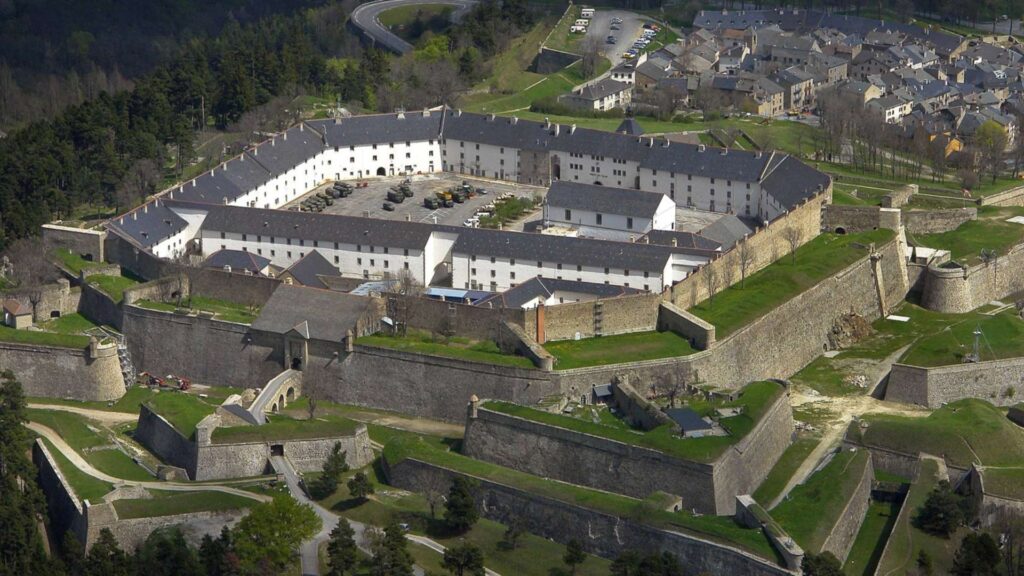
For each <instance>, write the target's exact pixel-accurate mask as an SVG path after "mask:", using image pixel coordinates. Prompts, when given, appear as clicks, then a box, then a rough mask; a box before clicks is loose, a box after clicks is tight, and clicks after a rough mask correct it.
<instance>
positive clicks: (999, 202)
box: [978, 186, 1024, 206]
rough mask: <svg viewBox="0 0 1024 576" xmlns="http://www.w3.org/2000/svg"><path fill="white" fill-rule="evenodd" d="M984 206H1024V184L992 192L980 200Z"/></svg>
mask: <svg viewBox="0 0 1024 576" xmlns="http://www.w3.org/2000/svg"><path fill="white" fill-rule="evenodd" d="M978 203H979V204H981V205H982V206H1024V186H1018V187H1017V188H1011V189H1009V190H1006V191H1004V192H999V193H997V194H990V195H988V196H985V197H984V198H981V199H980V200H979V201H978Z"/></svg>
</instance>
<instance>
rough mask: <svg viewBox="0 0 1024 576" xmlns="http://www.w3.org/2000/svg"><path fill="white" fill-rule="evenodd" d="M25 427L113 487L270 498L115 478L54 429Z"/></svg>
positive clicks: (209, 486)
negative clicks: (69, 443) (102, 470)
mask: <svg viewBox="0 0 1024 576" xmlns="http://www.w3.org/2000/svg"><path fill="white" fill-rule="evenodd" d="M25 427H26V428H28V429H29V430H32V431H33V432H35V433H36V434H39V435H40V436H42V437H44V438H46V439H47V440H49V441H50V443H51V444H53V446H54V447H56V448H57V450H58V451H60V453H61V454H63V455H64V457H65V458H67V459H68V460H69V461H70V462H71V464H73V465H74V466H75V467H76V468H78V469H79V470H81V471H82V472H85V473H86V474H88V475H89V476H92V477H93V478H97V479H99V480H103V481H104V482H109V483H111V484H114V485H115V487H116V486H142V487H143V488H147V489H152V490H168V491H171V492H209V491H212V492H223V493H225V494H234V495H235V496H243V497H245V498H251V499H253V500H259V501H260V502H269V501H270V500H271V497H270V496H263V495H260V494H254V493H252V492H247V491H245V490H239V489H238V488H231V487H229V486H219V485H216V484H202V485H197V484H180V483H177V482H156V481H154V482H139V481H135V480H125V479H123V478H116V477H114V476H111V475H109V474H106V473H103V472H100V471H99V470H97V469H95V468H93V467H92V465H91V464H89V463H88V462H87V461H86V460H85V458H82V456H81V455H80V454H79V453H78V452H76V451H75V449H74V448H72V447H71V446H70V445H68V443H67V442H66V441H65V440H64V438H62V437H61V435H60V434H57V432H56V431H54V430H53V429H51V428H48V427H46V426H43V425H42V424H37V423H35V422H29V423H27V424H25Z"/></svg>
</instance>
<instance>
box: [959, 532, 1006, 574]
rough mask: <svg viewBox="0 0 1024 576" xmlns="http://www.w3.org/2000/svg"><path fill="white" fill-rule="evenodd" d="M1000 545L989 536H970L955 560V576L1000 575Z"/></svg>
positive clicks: (964, 540)
mask: <svg viewBox="0 0 1024 576" xmlns="http://www.w3.org/2000/svg"><path fill="white" fill-rule="evenodd" d="M1001 558H1002V557H1001V556H1000V553H999V545H998V544H996V541H995V540H993V539H992V537H991V536H989V535H988V534H980V535H979V534H974V533H971V534H968V535H966V536H964V539H963V540H961V541H960V548H959V549H957V551H956V556H955V557H954V559H953V574H954V575H955V576H995V575H996V574H999V573H1000V570H999V566H1000V559H1001Z"/></svg>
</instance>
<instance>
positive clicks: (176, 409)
mask: <svg viewBox="0 0 1024 576" xmlns="http://www.w3.org/2000/svg"><path fill="white" fill-rule="evenodd" d="M145 404H146V406H148V407H149V408H151V409H152V410H153V411H154V412H156V413H157V414H159V415H161V416H163V417H164V418H166V419H167V421H168V422H170V423H171V425H172V426H174V428H175V429H176V430H177V431H178V432H181V434H182V436H184V437H185V438H191V437H192V435H193V434H195V431H196V424H199V422H200V421H201V420H202V419H203V418H206V417H207V416H209V415H210V414H213V412H214V410H216V408H217V406H216V405H215V404H212V403H208V402H206V401H205V400H203V399H202V398H200V397H199V396H197V395H195V394H188V393H183V392H175V391H170V390H169V391H166V392H160V393H158V394H153V395H152V396H150V397H149V399H147V400H146V401H145Z"/></svg>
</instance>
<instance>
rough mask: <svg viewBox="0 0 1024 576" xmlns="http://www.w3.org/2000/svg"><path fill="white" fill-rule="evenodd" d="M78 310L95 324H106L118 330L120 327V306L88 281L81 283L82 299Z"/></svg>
mask: <svg viewBox="0 0 1024 576" xmlns="http://www.w3.org/2000/svg"><path fill="white" fill-rule="evenodd" d="M78 310H79V312H81V313H82V316H85V317H86V318H88V319H89V320H92V321H93V322H94V323H96V324H106V325H108V326H113V327H114V328H117V329H118V330H121V329H122V323H121V306H119V305H118V303H116V302H114V300H113V299H111V297H110V296H108V295H107V294H106V293H104V292H103V291H102V290H100V289H99V288H96V287H94V286H93V285H91V284H89V283H88V282H86V283H83V284H82V300H81V302H80V303H79V305H78Z"/></svg>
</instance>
